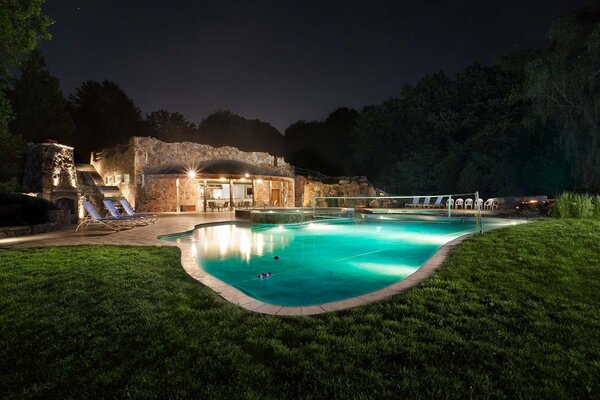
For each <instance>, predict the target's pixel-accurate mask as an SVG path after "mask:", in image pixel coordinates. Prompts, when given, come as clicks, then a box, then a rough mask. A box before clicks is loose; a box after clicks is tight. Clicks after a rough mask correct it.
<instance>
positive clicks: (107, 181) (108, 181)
mask: <svg viewBox="0 0 600 400" xmlns="http://www.w3.org/2000/svg"><path fill="white" fill-rule="evenodd" d="M106 184H107V185H112V184H113V176H112V175H109V176H108V177H107V178H106Z"/></svg>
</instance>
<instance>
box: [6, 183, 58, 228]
mask: <svg viewBox="0 0 600 400" xmlns="http://www.w3.org/2000/svg"><path fill="white" fill-rule="evenodd" d="M55 209H56V206H55V205H54V204H53V203H52V202H51V201H48V200H44V199H40V198H37V197H33V196H27V195H24V194H20V193H6V192H1V191H0V226H16V225H34V224H42V223H44V222H47V219H48V217H47V214H46V213H47V212H48V210H55ZM5 211H6V212H5Z"/></svg>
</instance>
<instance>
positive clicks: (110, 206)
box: [102, 199, 148, 225]
mask: <svg viewBox="0 0 600 400" xmlns="http://www.w3.org/2000/svg"><path fill="white" fill-rule="evenodd" d="M102 203H104V208H106V210H107V211H108V214H107V215H106V216H107V217H109V216H110V217H112V218H114V219H120V220H124V221H129V222H130V223H131V224H132V225H146V224H148V221H144V219H143V218H141V217H130V216H126V215H122V214H121V213H120V212H119V211H118V210H117V207H115V203H113V202H112V200H109V199H105V200H102ZM109 214H110V215H109Z"/></svg>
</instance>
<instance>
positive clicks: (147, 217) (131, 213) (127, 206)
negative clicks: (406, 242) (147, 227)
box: [119, 199, 158, 223]
mask: <svg viewBox="0 0 600 400" xmlns="http://www.w3.org/2000/svg"><path fill="white" fill-rule="evenodd" d="M119 203H121V207H123V210H124V211H125V212H126V213H127V215H129V216H130V217H138V218H144V220H146V222H148V223H155V222H156V220H157V219H158V214H140V213H136V212H135V211H134V209H133V207H131V204H129V202H128V201H127V199H119Z"/></svg>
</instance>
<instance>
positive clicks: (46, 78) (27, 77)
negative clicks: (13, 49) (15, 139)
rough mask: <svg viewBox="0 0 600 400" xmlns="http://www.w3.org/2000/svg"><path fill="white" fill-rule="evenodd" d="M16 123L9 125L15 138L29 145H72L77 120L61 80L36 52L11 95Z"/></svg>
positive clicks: (29, 59) (31, 56)
mask: <svg viewBox="0 0 600 400" xmlns="http://www.w3.org/2000/svg"><path fill="white" fill-rule="evenodd" d="M10 100H11V104H12V108H13V113H14V119H13V120H12V121H11V123H10V125H9V129H10V131H11V132H12V133H13V134H17V135H21V137H23V139H25V140H26V141H28V142H41V141H43V140H44V139H54V140H56V141H58V142H60V143H64V144H71V142H72V137H71V135H72V133H73V130H74V124H73V120H72V119H71V116H70V115H69V111H68V109H67V100H66V99H65V97H64V96H63V94H62V92H61V90H60V83H59V81H58V79H56V78H55V77H53V76H51V75H50V73H49V72H48V68H47V66H46V60H45V59H44V57H43V56H42V54H41V53H40V52H39V51H37V50H36V51H33V52H32V53H31V55H30V56H29V58H28V59H27V61H26V62H25V63H24V64H23V67H22V68H21V77H20V78H19V79H18V80H17V81H16V83H15V85H14V89H13V90H12V92H11V94H10Z"/></svg>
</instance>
